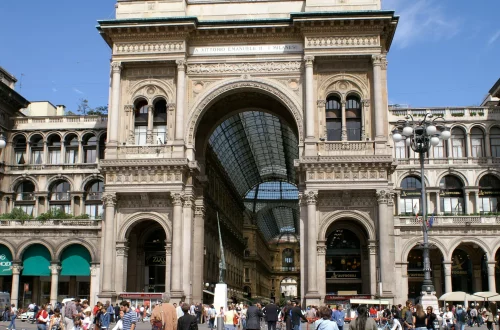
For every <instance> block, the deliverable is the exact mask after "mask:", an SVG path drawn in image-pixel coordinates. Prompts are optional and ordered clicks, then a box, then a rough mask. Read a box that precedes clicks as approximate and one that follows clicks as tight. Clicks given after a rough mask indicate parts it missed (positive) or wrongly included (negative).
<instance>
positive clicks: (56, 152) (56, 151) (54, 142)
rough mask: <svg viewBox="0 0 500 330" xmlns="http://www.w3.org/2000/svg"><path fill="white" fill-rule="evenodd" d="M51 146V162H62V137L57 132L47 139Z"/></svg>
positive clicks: (49, 146)
mask: <svg viewBox="0 0 500 330" xmlns="http://www.w3.org/2000/svg"><path fill="white" fill-rule="evenodd" d="M47 145H48V148H49V164H61V137H60V136H59V135H57V134H53V135H51V136H50V137H49V138H48V139H47Z"/></svg>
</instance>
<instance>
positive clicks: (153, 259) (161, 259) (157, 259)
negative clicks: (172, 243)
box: [146, 254, 167, 266]
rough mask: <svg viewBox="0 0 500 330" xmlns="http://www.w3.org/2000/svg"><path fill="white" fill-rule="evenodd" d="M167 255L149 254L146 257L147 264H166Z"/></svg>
mask: <svg viewBox="0 0 500 330" xmlns="http://www.w3.org/2000/svg"><path fill="white" fill-rule="evenodd" d="M166 259H167V257H166V256H165V254H163V255H151V256H148V257H147V258H146V265H147V266H164V265H165V264H166Z"/></svg>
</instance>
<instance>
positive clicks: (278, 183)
mask: <svg viewBox="0 0 500 330" xmlns="http://www.w3.org/2000/svg"><path fill="white" fill-rule="evenodd" d="M209 144H210V147H211V149H212V150H213V152H214V153H215V155H216V156H217V158H218V160H219V161H220V164H221V165H222V167H223V168H224V171H225V172H226V173H227V177H228V178H229V181H231V184H232V185H233V186H234V188H235V189H236V191H237V192H238V195H239V196H241V199H242V201H243V203H244V205H245V208H246V209H247V210H248V211H250V212H251V214H252V215H253V216H252V218H253V219H254V221H255V222H256V224H257V226H258V228H259V229H260V231H261V232H262V234H263V236H264V237H265V239H266V241H268V242H279V241H283V240H285V241H286V242H296V241H297V237H298V234H299V210H298V190H297V186H296V183H295V169H294V163H293V162H294V159H298V158H299V151H298V147H297V145H298V138H297V135H296V133H295V132H294V130H293V129H292V128H291V127H290V126H289V125H288V123H287V122H286V121H284V120H283V119H281V118H280V117H278V116H275V115H273V114H270V113H267V112H263V111H245V112H240V113H237V114H234V115H232V116H230V117H229V118H227V119H226V120H224V121H223V122H222V123H221V124H220V125H219V126H217V128H216V129H215V130H214V131H213V133H212V135H211V136H210V139H209Z"/></svg>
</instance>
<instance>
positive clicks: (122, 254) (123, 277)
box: [115, 240, 129, 292]
mask: <svg viewBox="0 0 500 330" xmlns="http://www.w3.org/2000/svg"><path fill="white" fill-rule="evenodd" d="M115 249H116V269H117V270H118V276H117V277H116V281H115V291H116V292H125V291H127V288H126V287H125V286H126V283H127V269H128V267H127V265H128V251H129V244H128V242H127V241H126V240H125V241H117V242H116V247H115Z"/></svg>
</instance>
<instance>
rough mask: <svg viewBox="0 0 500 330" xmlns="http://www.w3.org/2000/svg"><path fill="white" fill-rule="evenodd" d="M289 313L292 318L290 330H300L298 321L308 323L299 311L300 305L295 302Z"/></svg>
mask: <svg viewBox="0 0 500 330" xmlns="http://www.w3.org/2000/svg"><path fill="white" fill-rule="evenodd" d="M290 313H291V318H292V328H293V330H300V320H304V321H305V322H308V320H307V318H306V317H305V316H304V315H302V310H301V309H300V303H299V302H297V301H296V302H295V306H294V307H292V310H291V311H290Z"/></svg>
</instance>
